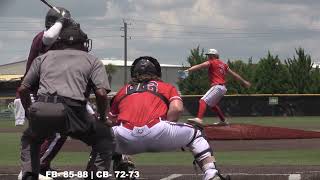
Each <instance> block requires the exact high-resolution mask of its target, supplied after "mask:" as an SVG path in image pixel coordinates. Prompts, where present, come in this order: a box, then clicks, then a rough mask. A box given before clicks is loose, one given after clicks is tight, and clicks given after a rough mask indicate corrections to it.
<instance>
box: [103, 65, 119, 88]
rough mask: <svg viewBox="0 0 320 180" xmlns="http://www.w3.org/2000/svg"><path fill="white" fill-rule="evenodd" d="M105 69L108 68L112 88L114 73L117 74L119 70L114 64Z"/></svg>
mask: <svg viewBox="0 0 320 180" xmlns="http://www.w3.org/2000/svg"><path fill="white" fill-rule="evenodd" d="M105 68H106V72H107V74H108V81H109V84H110V86H111V83H112V75H113V74H114V73H116V72H117V70H118V69H117V67H116V66H115V65H113V64H108V65H106V66H105Z"/></svg>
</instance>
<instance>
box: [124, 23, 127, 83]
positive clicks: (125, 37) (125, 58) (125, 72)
mask: <svg viewBox="0 0 320 180" xmlns="http://www.w3.org/2000/svg"><path fill="white" fill-rule="evenodd" d="M123 32H124V82H123V83H124V84H127V82H128V80H127V61H128V60H127V22H126V21H125V19H123Z"/></svg>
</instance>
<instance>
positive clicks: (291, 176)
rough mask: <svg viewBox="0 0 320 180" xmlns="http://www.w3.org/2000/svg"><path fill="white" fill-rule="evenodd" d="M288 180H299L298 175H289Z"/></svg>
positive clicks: (299, 176)
mask: <svg viewBox="0 0 320 180" xmlns="http://www.w3.org/2000/svg"><path fill="white" fill-rule="evenodd" d="M288 180H301V175H300V174H290V175H289V178H288Z"/></svg>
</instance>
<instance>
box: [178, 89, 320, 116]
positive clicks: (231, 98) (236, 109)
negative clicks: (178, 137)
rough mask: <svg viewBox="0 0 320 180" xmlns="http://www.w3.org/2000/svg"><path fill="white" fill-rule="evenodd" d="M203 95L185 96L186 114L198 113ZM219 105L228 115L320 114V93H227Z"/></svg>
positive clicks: (211, 114)
mask: <svg viewBox="0 0 320 180" xmlns="http://www.w3.org/2000/svg"><path fill="white" fill-rule="evenodd" d="M201 97H202V96H198V95H195V96H194V95H190V96H183V101H184V105H185V115H192V116H195V115H196V114H197V111H198V104H199V103H198V101H199V99H200V98H201ZM219 106H220V108H221V109H222V110H223V112H224V113H225V114H226V115H228V116H320V94H251V95H226V96H225V97H223V98H222V100H221V101H220V103H219ZM208 109H209V108H208ZM214 115H215V114H214V113H213V112H212V111H209V110H207V112H206V116H214Z"/></svg>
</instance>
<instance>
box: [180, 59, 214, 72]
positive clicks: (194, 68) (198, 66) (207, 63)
mask: <svg viewBox="0 0 320 180" xmlns="http://www.w3.org/2000/svg"><path fill="white" fill-rule="evenodd" d="M209 65H210V63H209V62H208V61H206V62H203V63H201V64H197V65H194V66H192V67H190V68H189V69H187V70H186V71H188V72H192V71H197V70H199V69H204V68H208V67H209Z"/></svg>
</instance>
